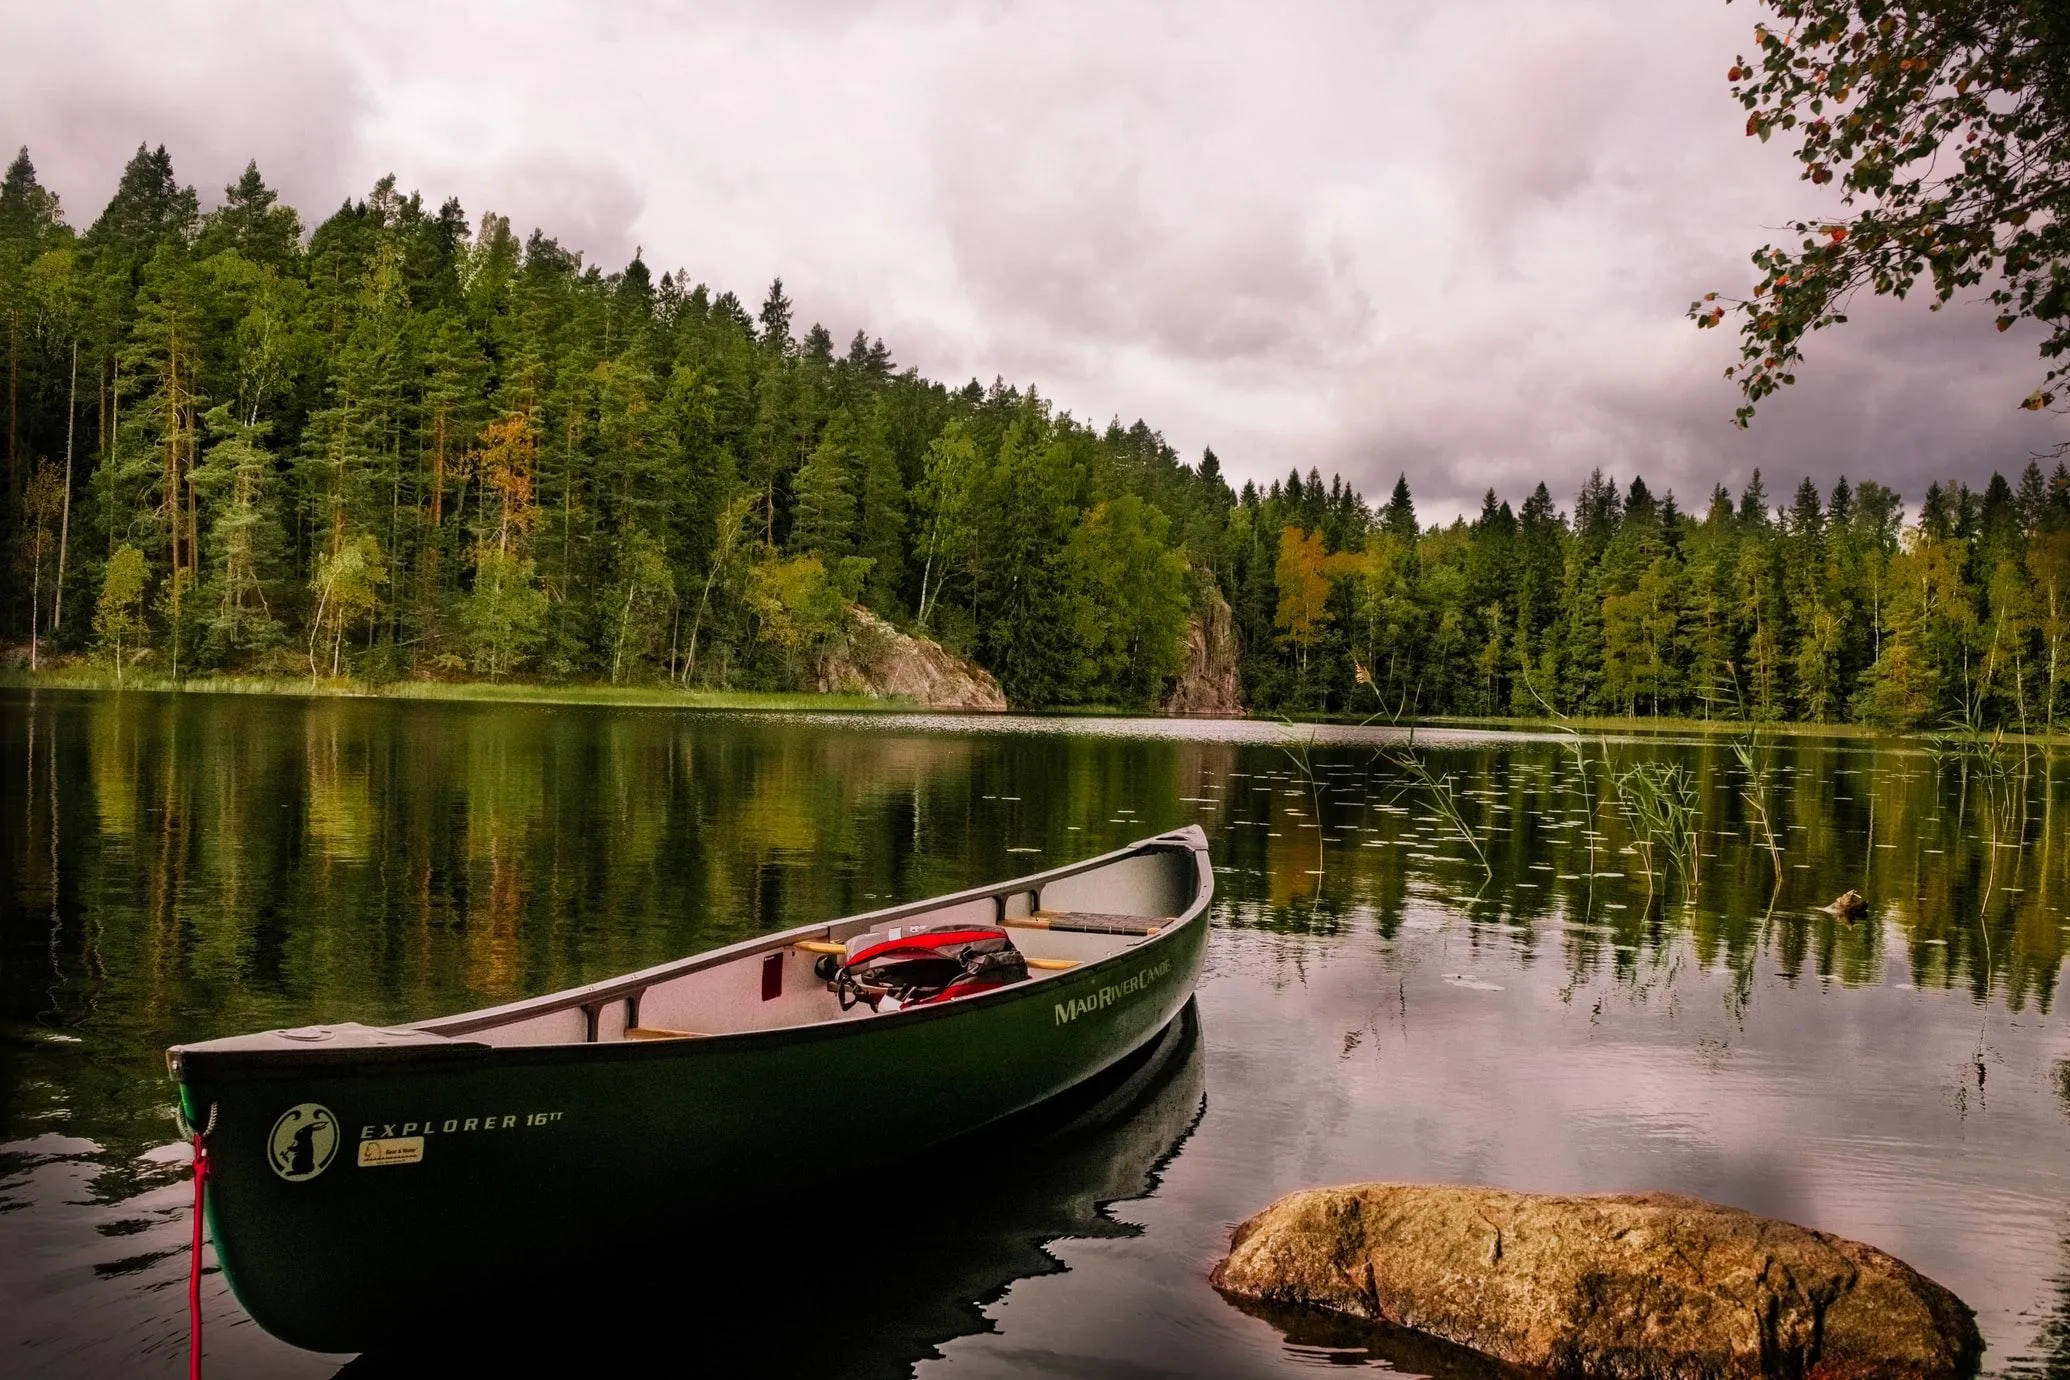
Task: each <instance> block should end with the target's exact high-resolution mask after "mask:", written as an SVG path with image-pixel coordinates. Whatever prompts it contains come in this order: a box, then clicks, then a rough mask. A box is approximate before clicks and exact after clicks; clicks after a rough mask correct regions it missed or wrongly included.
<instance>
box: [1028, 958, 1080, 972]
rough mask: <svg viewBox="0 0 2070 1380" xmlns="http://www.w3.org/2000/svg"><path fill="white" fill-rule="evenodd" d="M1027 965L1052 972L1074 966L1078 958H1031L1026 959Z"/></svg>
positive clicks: (1076, 964)
mask: <svg viewBox="0 0 2070 1380" xmlns="http://www.w3.org/2000/svg"><path fill="white" fill-rule="evenodd" d="M1028 966H1029V967H1030V968H1041V969H1044V970H1046V971H1049V972H1052V973H1060V972H1062V971H1063V970H1064V969H1066V968H1076V967H1077V966H1078V960H1077V959H1075V958H1031V959H1029V960H1028Z"/></svg>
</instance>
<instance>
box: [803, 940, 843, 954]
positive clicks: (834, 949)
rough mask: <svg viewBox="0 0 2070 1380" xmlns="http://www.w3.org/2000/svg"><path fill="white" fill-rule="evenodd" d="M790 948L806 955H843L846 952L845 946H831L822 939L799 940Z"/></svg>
mask: <svg viewBox="0 0 2070 1380" xmlns="http://www.w3.org/2000/svg"><path fill="white" fill-rule="evenodd" d="M791 947H792V948H794V949H801V950H803V951H804V952H806V953H808V954H845V953H847V952H848V946H847V945H846V944H831V943H828V942H827V941H826V940H824V939H800V940H798V941H797V942H796V943H794V944H792V945H791Z"/></svg>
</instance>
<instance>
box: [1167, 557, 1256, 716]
mask: <svg viewBox="0 0 2070 1380" xmlns="http://www.w3.org/2000/svg"><path fill="white" fill-rule="evenodd" d="M1201 583H1202V585H1203V593H1204V596H1205V609H1204V610H1203V611H1199V612H1195V613H1193V614H1192V615H1190V616H1189V617H1188V618H1187V620H1186V665H1185V667H1184V668H1183V669H1181V670H1180V672H1179V678H1178V681H1177V682H1176V683H1175V684H1174V685H1173V686H1172V692H1171V694H1169V695H1167V696H1165V700H1164V712H1165V713H1167V714H1241V713H1243V685H1242V682H1241V680H1240V679H1239V677H1238V675H1237V670H1236V660H1237V655H1238V651H1239V649H1238V647H1237V642H1236V617H1235V615H1234V614H1233V613H1231V612H1230V609H1229V605H1228V603H1227V601H1225V600H1224V599H1223V598H1222V592H1221V591H1220V590H1219V589H1217V588H1215V585H1214V582H1213V581H1211V580H1204V581H1202V582H1201Z"/></svg>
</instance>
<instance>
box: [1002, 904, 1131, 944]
mask: <svg viewBox="0 0 2070 1380" xmlns="http://www.w3.org/2000/svg"><path fill="white" fill-rule="evenodd" d="M1002 923H1004V924H1007V925H1010V926H1012V927H1013V928H1015V929H1022V930H1063V931H1067V932H1069V933H1072V934H1129V935H1138V936H1142V937H1146V938H1147V937H1148V936H1150V935H1154V934H1156V933H1157V932H1158V930H1159V929H1160V928H1161V927H1162V926H1163V925H1166V924H1169V923H1170V921H1169V920H1158V919H1153V918H1151V917H1150V916H1147V915H1101V914H1098V913H1096V912H1093V911H1085V910H1038V911H1036V912H1035V913H1034V914H1033V915H1010V916H1008V917H1007V918H1006V919H1005V921H1004V922H1002Z"/></svg>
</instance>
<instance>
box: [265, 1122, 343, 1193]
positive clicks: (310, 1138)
mask: <svg viewBox="0 0 2070 1380" xmlns="http://www.w3.org/2000/svg"><path fill="white" fill-rule="evenodd" d="M266 1152H267V1153H266V1158H267V1160H268V1161H270V1162H271V1163H272V1165H273V1172H274V1173H276V1174H278V1175H280V1177H281V1178H283V1179H286V1180H287V1181H288V1182H289V1183H300V1182H301V1181H302V1180H304V1179H313V1178H315V1177H316V1176H317V1175H319V1174H321V1173H323V1171H324V1170H325V1169H327V1168H329V1167H330V1163H331V1160H332V1158H333V1157H334V1156H335V1155H336V1154H337V1153H338V1118H336V1117H335V1116H332V1115H331V1109H330V1108H328V1107H325V1106H321V1105H319V1104H317V1103H315V1102H304V1103H303V1104H302V1105H301V1106H299V1107H290V1108H288V1109H287V1110H286V1111H284V1112H282V1113H281V1114H280V1120H278V1121H276V1122H274V1123H273V1133H272V1134H271V1135H270V1136H268V1137H267V1138H266Z"/></svg>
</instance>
